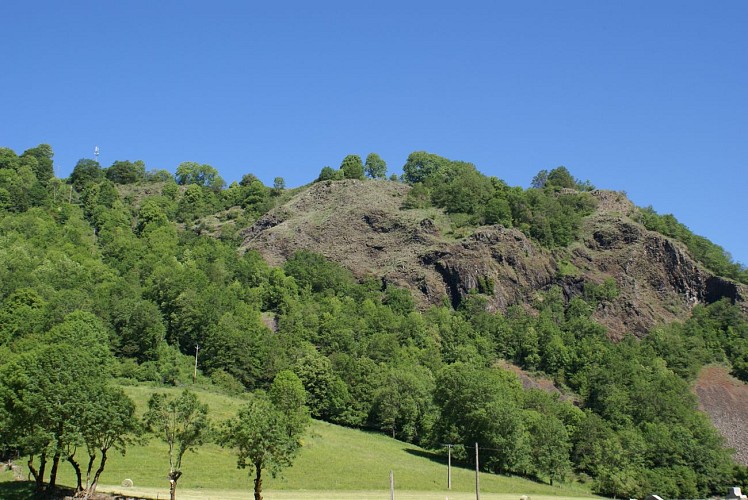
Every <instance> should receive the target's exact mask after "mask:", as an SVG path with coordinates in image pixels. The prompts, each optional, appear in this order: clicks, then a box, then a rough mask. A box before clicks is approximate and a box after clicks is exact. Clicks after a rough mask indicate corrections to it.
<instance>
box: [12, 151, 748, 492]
mask: <svg viewBox="0 0 748 500" xmlns="http://www.w3.org/2000/svg"><path fill="white" fill-rule="evenodd" d="M3 154H4V158H5V163H4V165H5V167H3V168H0V174H2V175H0V182H2V183H4V184H3V186H5V187H3V189H5V191H4V192H7V193H8V196H5V198H3V199H5V200H6V203H5V204H4V205H3V206H2V207H0V301H1V302H0V450H2V455H3V458H4V459H11V458H14V457H15V458H17V457H28V458H29V459H28V464H29V470H30V472H31V473H32V475H33V476H34V479H35V487H36V489H37V490H38V491H53V490H54V487H55V484H56V481H57V476H58V475H64V474H72V473H73V471H72V470H71V469H74V465H75V463H76V461H78V462H79V463H80V461H82V460H86V459H87V458H86V457H85V456H84V455H85V451H86V450H87V449H88V450H94V449H99V445H100V443H99V442H98V441H99V438H100V435H99V434H98V433H91V432H89V431H90V429H92V428H98V426H99V425H101V426H104V427H108V426H116V428H114V429H111V432H113V433H115V438H116V439H118V440H120V441H119V442H120V443H124V441H126V440H127V437H128V435H130V434H132V433H134V432H136V431H135V430H134V429H136V428H137V426H136V422H135V416H134V415H133V413H134V411H135V410H134V406H133V403H132V401H131V399H135V400H140V404H141V405H142V400H143V397H144V395H143V394H140V393H137V392H133V391H132V390H128V391H129V394H130V395H129V396H128V394H125V393H124V392H123V391H122V390H120V389H118V388H117V387H115V386H114V383H115V381H117V383H122V384H124V385H126V386H127V387H130V388H132V387H135V386H138V384H140V383H149V384H152V385H153V386H154V387H159V388H167V387H180V386H185V385H189V384H191V383H193V377H195V376H196V377H197V379H198V382H199V384H205V385H212V386H214V387H216V388H218V390H219V391H226V392H227V393H231V394H244V393H249V392H251V393H254V394H255V398H256V399H254V401H255V404H254V405H253V408H254V409H252V410H247V411H248V412H249V411H262V412H264V415H265V416H263V417H262V418H261V419H259V420H257V422H258V423H261V422H270V421H273V419H276V418H277V419H281V420H285V419H289V420H288V423H289V427H288V428H287V430H288V433H281V434H282V437H283V438H284V439H286V438H290V437H292V434H291V432H292V431H293V429H294V428H296V427H295V426H291V423H292V422H301V421H300V420H296V417H298V416H299V415H301V413H304V412H306V411H307V410H308V411H309V413H310V414H311V416H312V417H314V418H316V419H317V420H318V421H324V422H327V423H328V424H336V425H342V426H345V427H347V428H350V429H351V432H352V434H350V436H355V437H354V438H352V439H353V440H354V441H360V442H361V443H366V440H367V438H366V436H373V434H370V433H366V434H362V433H356V432H354V431H353V429H358V430H366V431H375V432H378V433H382V434H383V435H387V436H390V437H391V438H397V439H399V440H400V442H401V443H407V444H402V445H401V446H404V447H409V448H408V449H412V448H413V447H417V449H418V450H420V451H419V452H418V453H417V454H426V455H428V456H431V457H432V458H433V457H434V455H433V454H434V453H436V454H437V455H438V453H439V451H443V448H444V444H445V443H449V444H451V445H453V452H454V458H455V459H456V460H461V461H464V462H467V463H469V462H470V458H471V453H470V451H471V449H472V448H473V447H474V445H475V444H476V443H478V444H479V446H480V450H481V451H480V454H481V460H480V463H481V467H482V469H483V470H484V471H486V472H492V473H495V474H501V475H513V476H519V477H523V478H527V479H532V480H535V481H538V482H540V483H546V484H548V485H549V486H554V487H555V485H558V484H570V483H571V484H573V483H575V482H577V481H583V482H585V483H586V484H587V485H588V486H589V488H590V490H591V491H593V492H595V493H599V494H604V495H610V496H616V497H623V496H625V497H641V496H645V495H647V494H649V493H651V492H653V491H656V492H658V493H659V494H661V495H663V496H665V497H678V498H696V497H702V498H703V497H705V496H708V495H713V494H717V493H719V492H722V491H724V489H725V488H726V487H727V486H728V485H731V484H736V483H737V484H740V483H743V482H744V481H745V478H746V477H748V472H746V469H745V468H744V467H740V466H737V465H736V463H735V461H734V458H733V455H732V453H731V451H730V450H729V449H727V448H725V446H724V443H723V440H722V439H721V438H720V436H719V434H718V433H717V430H716V429H715V427H714V426H713V425H712V424H711V423H710V422H709V421H708V420H707V419H706V418H705V417H704V415H703V413H700V412H699V410H698V405H697V399H696V396H695V395H694V394H693V393H692V392H691V386H692V383H693V381H694V380H695V379H696V377H697V374H698V372H699V370H701V368H702V367H704V366H705V365H710V364H721V365H727V366H729V369H730V370H731V373H732V374H733V375H734V376H735V377H737V378H738V379H740V380H742V381H746V380H748V317H747V316H746V314H745V312H746V311H745V309H746V304H745V286H744V285H739V284H738V283H743V284H746V283H748V269H746V268H744V267H742V266H740V265H739V264H737V263H734V262H732V260H731V259H730V257H729V254H727V253H726V252H725V251H724V250H723V249H721V248H720V247H719V246H717V245H714V244H713V243H711V242H709V241H708V240H706V239H704V238H701V237H698V236H697V235H694V234H693V233H691V232H690V231H689V230H688V228H686V227H685V226H683V225H682V224H680V223H679V222H678V221H677V220H676V219H675V217H673V216H672V215H659V214H657V213H656V212H654V210H652V209H651V208H637V207H634V206H633V205H632V204H631V203H630V202H629V201H628V200H627V199H626V197H625V196H623V195H622V194H620V193H613V192H608V191H600V190H594V188H593V187H592V186H591V185H590V184H589V183H588V182H580V181H578V180H575V179H574V178H573V177H572V176H571V174H570V173H569V172H568V170H566V169H565V168H563V167H558V168H556V169H553V170H552V171H550V172H547V171H541V172H540V173H539V174H538V175H537V176H536V177H535V178H533V181H532V187H531V188H530V189H523V188H521V187H510V186H508V185H507V184H506V183H504V182H503V181H501V180H500V179H497V178H494V177H487V176H485V175H483V174H481V173H480V172H478V171H477V169H476V168H475V166H474V165H472V164H469V163H465V162H459V161H451V160H448V159H445V158H442V157H439V156H437V155H433V154H431V153H426V152H415V153H413V154H411V155H410V156H409V157H408V161H407V163H406V165H404V166H403V176H402V177H401V178H400V179H397V180H390V181H382V180H374V179H364V178H363V176H364V172H363V169H362V168H360V167H361V165H360V163H361V162H360V159H359V160H356V157H355V155H353V156H349V157H347V159H348V161H347V162H344V163H345V165H346V166H347V167H348V168H346V169H343V168H341V169H340V170H338V171H335V170H333V169H331V168H329V167H327V168H325V169H323V171H322V172H320V178H321V180H319V181H318V182H315V183H313V184H311V185H308V186H304V187H301V188H297V189H293V190H287V189H285V187H284V186H283V183H282V182H280V181H279V182H277V183H274V186H273V187H272V188H270V187H267V186H265V185H263V183H262V182H261V181H260V180H259V179H257V178H256V177H254V176H252V175H251V174H247V175H245V176H243V178H242V180H241V182H238V183H232V184H231V185H230V186H229V187H225V186H224V185H223V182H222V180H221V178H220V176H219V175H218V173H217V171H216V170H215V169H213V168H212V167H210V166H209V165H201V164H196V163H189V162H187V163H185V164H182V165H180V167H179V168H178V169H177V175H176V177H172V176H171V174H169V173H168V172H154V173H146V172H145V169H144V165H142V163H138V162H135V163H132V162H116V164H113V165H112V167H109V168H107V169H102V168H101V166H100V165H98V164H97V163H96V162H95V161H93V160H81V162H79V164H78V165H76V168H75V169H74V172H73V174H71V179H69V180H61V179H55V178H53V177H50V175H51V170H50V169H41V170H40V169H37V170H34V168H33V167H34V165H36V166H37V167H38V166H39V165H40V163H39V161H41V160H43V161H44V162H45V165H51V149H50V148H49V147H48V146H47V147H41V146H40V148H36V149H35V150H33V151H30V152H25V153H24V154H23V155H21V156H18V155H16V154H15V153H14V152H13V151H11V150H7V149H6V150H4V151H3ZM37 156H38V157H39V158H40V159H41V160H39V159H37ZM32 158H33V159H35V160H36V163H35V162H34V160H32ZM125 174H126V175H125ZM11 193H12V196H11ZM60 193H64V194H65V196H59V194H60ZM0 194H2V193H0ZM237 250H239V251H237ZM250 250H251V251H250ZM736 304H737V305H736ZM741 308H742V309H741ZM628 332H631V333H634V334H635V335H636V337H634V336H633V335H627V333H628ZM637 337H638V338H637ZM611 339H613V340H615V342H611ZM196 366H197V368H198V373H197V374H196V375H195V368H196ZM284 384H285V385H286V386H287V388H288V391H287V392H286V395H287V396H289V398H288V399H287V401H289V402H291V401H292V402H293V405H292V406H293V408H291V407H287V408H286V409H285V410H283V411H284V412H286V411H290V412H291V413H288V414H287V415H286V414H285V413H284V415H286V416H283V415H281V414H280V413H278V412H279V411H280V410H279V408H277V407H276V406H277V405H281V404H283V405H284V406H285V405H286V403H281V401H282V400H286V399H285V396H284V397H283V398H280V397H279V398H278V399H273V397H275V396H273V397H270V396H268V397H270V400H269V399H267V398H265V397H264V396H262V394H263V393H265V394H267V393H270V394H273V393H274V391H277V390H280V389H279V387H281V386H283V385H284ZM275 395H276V396H279V393H277V392H275ZM718 397H721V396H718ZM188 399H189V401H192V399H191V398H190V397H189V396H185V402H184V404H188V403H189V401H187V400H188ZM154 404H160V403H158V402H156V403H154ZM180 404H182V403H180ZM190 404H191V403H190ZM218 406H221V405H220V404H219V405H218ZM223 406H225V405H223ZM715 406H716V405H715ZM304 407H306V409H305V408H304ZM263 408H264V409H263ZM705 409H706V410H707V411H709V403H707V404H706V405H705ZM224 413H231V412H230V411H229V412H224ZM154 415H155V413H154ZM243 415H244V414H243ZM293 415H296V416H293ZM224 416H228V415H224ZM115 417H116V418H115ZM198 421H201V420H198ZM90 422H94V423H95V426H93V425H91V424H90ZM737 425H739V424H737ZM274 428H275V429H280V428H281V427H279V426H278V425H276V426H274ZM723 430H724V429H723ZM232 432H233V431H232ZM267 435H268V433H267V432H265V431H260V432H259V434H257V435H256V436H267ZM277 437H278V438H279V439H280V437H281V435H280V434H279V436H277ZM376 437H377V438H378V437H381V436H379V434H377V435H376ZM227 439H233V438H231V437H227ZM251 439H252V440H253V442H254V443H258V440H259V438H257V437H252V438H251ZM84 442H85V444H86V446H85V448H84V447H83V446H82V443H84ZM228 442H229V441H226V443H228ZM390 442H391V441H390ZM297 444H298V442H297V441H295V442H294V443H291V442H289V443H288V447H286V446H285V445H284V446H283V447H282V449H284V450H290V449H292V448H295V446H296V445H297ZM260 446H261V447H262V449H266V448H265V447H264V445H260ZM350 447H354V446H353V445H350ZM364 447H368V445H364ZM372 447H373V445H372ZM337 448H345V445H340V446H338V447H337ZM63 449H67V450H70V451H71V452H73V453H74V454H75V459H74V460H71V461H70V462H69V465H66V457H64V456H63V455H62V454H61V453H60V450H63ZM137 450H139V451H137ZM131 451H132V456H134V457H135V458H136V461H137V463H138V464H139V466H140V468H139V469H137V472H138V473H141V472H142V473H143V474H144V475H142V476H139V477H138V478H137V482H138V483H139V484H140V483H142V484H147V483H148V482H149V481H150V480H149V479H148V477H149V475H150V477H151V479H154V478H157V477H161V478H163V474H164V473H163V472H159V471H162V465H159V463H161V462H159V461H160V460H163V457H162V458H158V457H160V456H161V454H160V452H158V451H157V450H156V449H155V448H150V447H143V448H133V449H132V450H131ZM203 451H204V452H205V453H206V459H205V463H203V464H199V466H201V467H200V472H198V473H195V474H194V477H195V479H196V481H197V482H196V484H195V487H198V486H204V484H203V483H205V482H210V483H211V484H214V483H213V479H212V477H213V476H216V477H222V478H223V479H222V480H225V481H228V482H227V483H224V485H223V486H220V485H218V484H215V487H218V488H221V487H223V488H230V487H231V483H232V481H234V480H233V479H230V477H233V476H229V475H226V474H223V472H222V471H223V470H224V469H226V467H227V466H226V465H223V466H221V469H220V471H213V472H210V471H209V470H208V469H207V467H208V464H221V463H223V464H226V462H225V461H222V459H219V458H217V457H219V456H221V455H222V454H223V453H225V450H221V449H220V447H218V446H213V447H211V446H208V447H205V448H203ZM110 456H111V455H110ZM339 456H344V454H343V452H342V451H341V450H339V449H337V450H336V451H334V452H332V455H331V456H329V457H328V458H325V459H323V460H328V461H331V462H332V461H334V459H336V458H338V457H339ZM435 460H436V462H438V458H436V459H435ZM347 464H348V462H346V465H347ZM70 465H72V466H73V467H70ZM371 467H372V468H375V467H374V465H373V464H371ZM58 472H59V474H58ZM154 474H155V476H154ZM174 474H177V472H176V471H175V472H174ZM224 476H225V477H224ZM60 477H62V476H60ZM350 477H352V478H353V479H354V480H356V481H357V483H356V484H355V485H348V486H347V488H353V487H357V486H360V485H359V484H358V482H360V481H359V478H358V477H356V471H352V472H351V473H350ZM377 477H379V474H377ZM119 480H121V479H117V480H116V481H119ZM154 480H155V479H154ZM236 481H239V479H236ZM316 481H317V478H315V477H304V478H302V479H301V480H300V482H299V483H297V484H298V485H299V487H304V485H307V486H308V485H313V484H317V483H316ZM399 484H401V483H399ZM401 486H402V484H401ZM81 487H82V486H81ZM371 487H372V488H373V487H374V486H373V485H372V486H371ZM412 487H413V488H426V486H424V485H421V486H417V485H413V486H412Z"/></svg>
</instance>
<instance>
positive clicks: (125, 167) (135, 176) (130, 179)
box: [105, 160, 171, 184]
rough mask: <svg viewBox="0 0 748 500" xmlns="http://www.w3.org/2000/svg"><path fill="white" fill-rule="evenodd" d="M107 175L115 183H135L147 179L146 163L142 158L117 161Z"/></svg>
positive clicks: (106, 172) (107, 170)
mask: <svg viewBox="0 0 748 500" xmlns="http://www.w3.org/2000/svg"><path fill="white" fill-rule="evenodd" d="M105 175H106V178H107V179H109V180H110V181H112V182H114V183H115V184H134V183H136V182H138V181H141V180H143V179H145V177H146V175H145V163H143V162H142V161H140V160H138V161H136V162H131V161H115V162H114V163H112V166H111V167H109V168H108V169H106V171H105ZM170 177H171V176H170Z"/></svg>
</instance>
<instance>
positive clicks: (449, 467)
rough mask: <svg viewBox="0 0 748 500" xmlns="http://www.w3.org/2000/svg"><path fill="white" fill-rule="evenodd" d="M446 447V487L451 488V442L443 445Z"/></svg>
mask: <svg viewBox="0 0 748 500" xmlns="http://www.w3.org/2000/svg"><path fill="white" fill-rule="evenodd" d="M445 446H446V447H447V489H448V490H451V489H452V447H453V446H454V445H453V444H447V445H445Z"/></svg>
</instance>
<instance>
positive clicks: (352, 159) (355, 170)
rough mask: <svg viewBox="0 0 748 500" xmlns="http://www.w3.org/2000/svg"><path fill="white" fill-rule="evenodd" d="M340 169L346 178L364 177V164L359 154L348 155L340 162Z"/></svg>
mask: <svg viewBox="0 0 748 500" xmlns="http://www.w3.org/2000/svg"><path fill="white" fill-rule="evenodd" d="M340 171H341V172H342V173H343V177H344V178H345V179H363V178H364V164H363V162H362V161H361V157H360V156H359V155H348V156H346V157H345V158H343V162H342V163H341V164H340Z"/></svg>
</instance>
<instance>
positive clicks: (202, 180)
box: [176, 161, 225, 191]
mask: <svg viewBox="0 0 748 500" xmlns="http://www.w3.org/2000/svg"><path fill="white" fill-rule="evenodd" d="M176 179H177V184H182V185H186V184H197V185H198V186H205V187H209V188H213V189H214V190H216V191H219V190H220V189H222V188H223V186H224V184H225V183H224V181H223V179H222V178H221V176H220V175H218V170H216V169H215V168H213V167H211V166H210V165H206V164H200V163H195V162H191V161H186V162H183V163H180V164H179V166H178V167H177V173H176Z"/></svg>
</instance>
